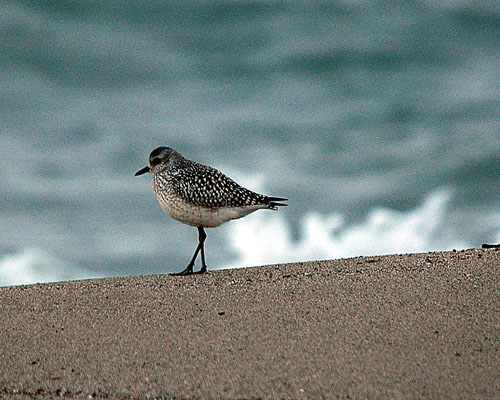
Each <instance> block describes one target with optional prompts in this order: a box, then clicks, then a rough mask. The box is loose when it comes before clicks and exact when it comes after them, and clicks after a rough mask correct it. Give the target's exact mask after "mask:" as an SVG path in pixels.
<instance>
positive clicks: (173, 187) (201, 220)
mask: <svg viewBox="0 0 500 400" xmlns="http://www.w3.org/2000/svg"><path fill="white" fill-rule="evenodd" d="M148 172H149V173H151V175H152V176H153V178H152V188H153V192H154V193H155V195H156V199H157V200H158V202H159V203H160V206H161V208H162V209H163V211H165V212H166V213H167V214H168V215H169V216H170V217H172V218H173V219H175V220H177V221H179V222H182V223H184V224H186V225H190V226H193V227H195V228H197V229H198V246H197V247H196V250H195V252H194V255H193V257H192V258H191V261H190V262H189V264H188V266H187V267H186V268H185V269H184V270H183V271H181V272H177V273H173V274H171V275H191V274H202V273H204V272H207V271H208V268H207V265H206V262H205V240H206V238H207V234H206V232H205V228H215V227H218V226H220V225H221V224H223V223H225V222H227V221H230V220H232V219H238V218H241V217H244V216H246V215H248V214H250V213H252V212H254V211H257V210H260V209H269V210H278V208H279V207H282V206H287V205H288V204H286V203H284V202H286V201H288V199H286V198H284V197H272V196H266V195H263V194H259V193H256V192H253V191H251V190H249V189H246V188H244V187H243V186H241V185H239V184H238V183H236V182H235V181H234V180H232V179H231V178H229V177H228V176H226V175H224V174H223V173H222V172H220V171H219V170H217V169H215V168H212V167H210V166H208V165H203V164H200V163H197V162H195V161H191V160H188V159H187V158H185V157H184V156H182V155H181V154H180V153H179V152H177V151H176V150H174V149H172V148H170V147H166V146H161V147H158V148H156V149H154V150H153V151H152V152H151V154H150V155H149V161H148V165H147V166H145V167H144V168H142V169H140V170H139V171H137V172H136V173H135V176H139V175H143V174H145V173H148ZM198 253H201V268H200V270H199V271H197V272H193V267H194V264H195V261H196V258H197V256H198Z"/></svg>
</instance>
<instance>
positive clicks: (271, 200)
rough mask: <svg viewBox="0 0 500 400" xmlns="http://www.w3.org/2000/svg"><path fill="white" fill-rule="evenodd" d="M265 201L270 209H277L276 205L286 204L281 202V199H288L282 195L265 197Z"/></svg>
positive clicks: (283, 205)
mask: <svg viewBox="0 0 500 400" xmlns="http://www.w3.org/2000/svg"><path fill="white" fill-rule="evenodd" d="M266 200H267V202H268V204H269V208H270V209H271V210H277V209H278V207H286V206H287V205H288V204H285V203H281V202H282V201H288V199H285V198H283V197H267V199H266Z"/></svg>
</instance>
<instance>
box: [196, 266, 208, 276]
mask: <svg viewBox="0 0 500 400" xmlns="http://www.w3.org/2000/svg"><path fill="white" fill-rule="evenodd" d="M205 272H208V269H207V266H206V265H204V266H202V267H201V269H200V270H199V271H196V272H193V274H204V273H205Z"/></svg>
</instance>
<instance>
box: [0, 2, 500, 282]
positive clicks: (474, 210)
mask: <svg viewBox="0 0 500 400" xmlns="http://www.w3.org/2000/svg"><path fill="white" fill-rule="evenodd" d="M499 93H500V3H499V2H498V1H493V0H492V1H486V0H485V1H481V2H469V1H463V0H462V1H460V0H456V1H453V0H449V1H432V0H428V1H411V2H410V1H409V2H401V1H384V2H380V1H360V0H345V1H297V2H284V1H255V2H244V1H223V2H221V1H218V0H213V1H208V0H207V1H203V2H189V1H182V2H181V1H179V2H176V1H171V0H169V1H155V2H151V1H137V0H136V1H132V0H130V1H125V0H117V1H111V2H109V1H103V0H75V1H71V2H56V1H9V0H6V1H3V2H1V4H0V230H1V234H0V285H13V284H24V283H33V282H44V281H57V280H62V279H81V278H90V277H102V276H117V275H130V274H149V273H161V272H172V271H179V270H181V269H183V268H184V267H185V266H186V264H187V262H188V261H189V259H190V257H191V255H192V253H193V252H194V249H195V247H196V244H197V232H196V230H195V229H194V228H192V227H188V226H184V225H182V224H180V223H178V222H176V221H173V220H171V219H170V218H169V217H167V216H166V215H165V214H164V213H163V211H162V210H161V209H160V207H159V205H158V204H157V203H156V200H155V199H154V196H153V193H152V191H151V188H150V177H149V176H141V177H135V176H134V173H135V172H136V171H137V170H138V169H140V168H142V167H143V166H144V165H146V163H147V158H148V155H149V152H150V151H151V150H152V149H153V148H155V147H157V146H159V145H167V146H170V147H173V148H175V149H177V150H178V151H180V152H181V153H182V154H184V155H185V156H187V157H188V158H191V159H194V160H196V161H199V162H203V163H207V164H210V165H212V166H214V167H216V168H219V169H220V170H222V171H223V172H225V173H227V174H228V175H229V176H231V177H232V178H233V179H235V180H237V181H239V182H240V183H242V184H244V185H245V186H246V187H248V188H250V189H253V190H257V191H261V192H263V193H266V194H269V195H275V196H283V197H287V198H289V199H290V200H289V207H288V208H286V209H282V210H280V211H279V212H272V211H259V212H256V213H254V214H251V215H250V216H248V217H245V218H243V219H241V220H237V221H232V222H229V223H227V224H225V225H223V226H221V227H220V228H218V229H215V230H213V229H209V230H208V232H207V233H208V239H207V242H206V252H207V264H208V266H209V268H214V269H215V268H233V267H245V266H253V265H262V264H268V263H278V262H288V261H301V260H314V259H324V258H339V257H349V256H357V255H375V254H390V253H404V252H420V251H431V250H447V249H452V248H457V249H458V248H466V247H472V246H479V245H480V244H481V243H483V242H500V199H499V188H500V173H499V171H500V96H499Z"/></svg>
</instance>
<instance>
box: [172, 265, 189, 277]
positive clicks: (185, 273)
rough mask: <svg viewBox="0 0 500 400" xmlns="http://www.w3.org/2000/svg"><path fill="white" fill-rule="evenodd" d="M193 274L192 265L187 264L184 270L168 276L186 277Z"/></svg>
mask: <svg viewBox="0 0 500 400" xmlns="http://www.w3.org/2000/svg"><path fill="white" fill-rule="evenodd" d="M192 274H193V265H192V264H189V265H188V266H187V267H186V269H185V270H183V271H181V272H173V273H171V274H170V275H172V276H186V275H192Z"/></svg>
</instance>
